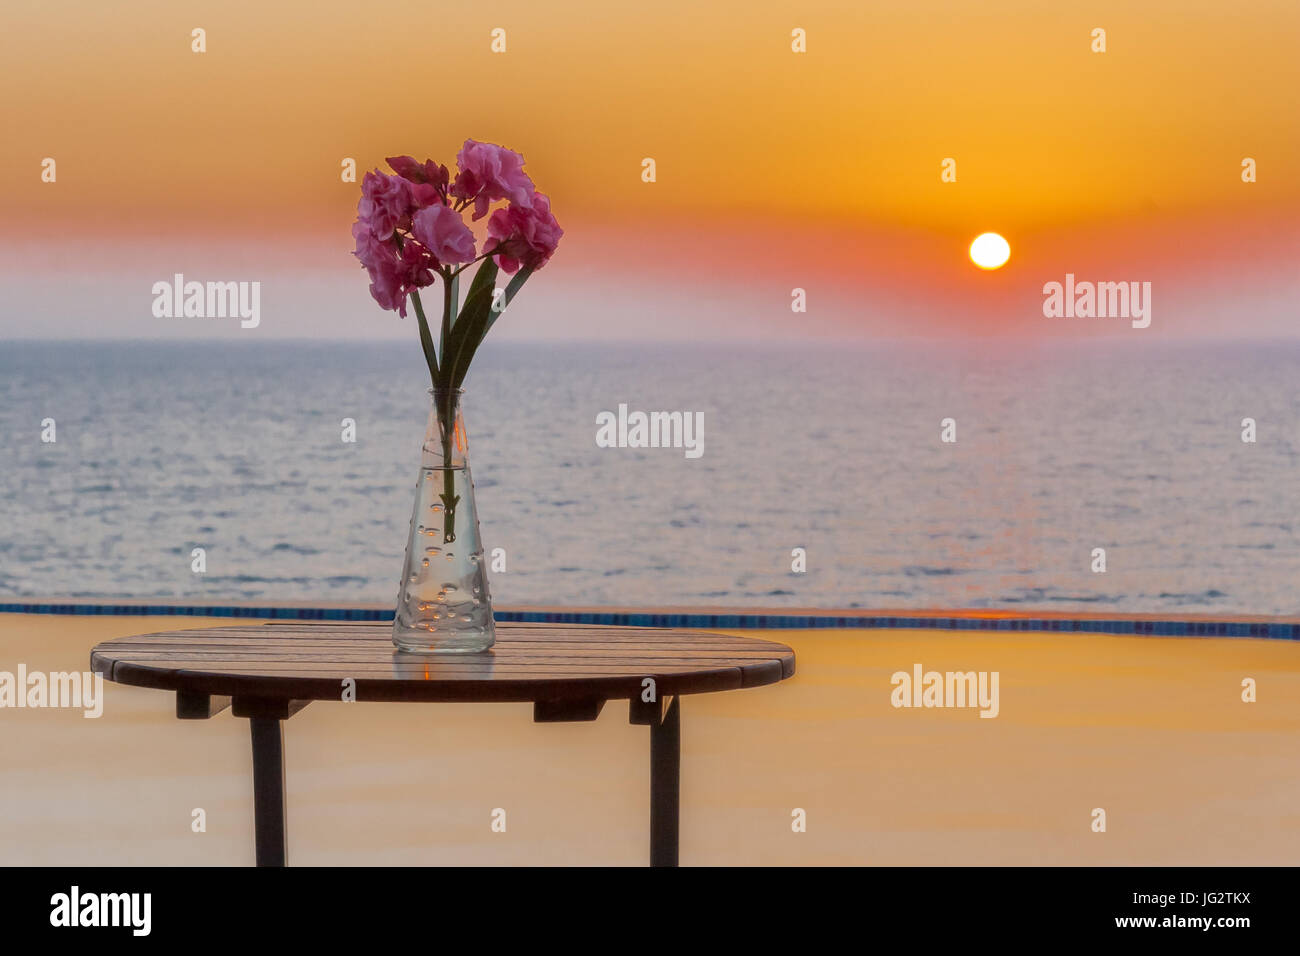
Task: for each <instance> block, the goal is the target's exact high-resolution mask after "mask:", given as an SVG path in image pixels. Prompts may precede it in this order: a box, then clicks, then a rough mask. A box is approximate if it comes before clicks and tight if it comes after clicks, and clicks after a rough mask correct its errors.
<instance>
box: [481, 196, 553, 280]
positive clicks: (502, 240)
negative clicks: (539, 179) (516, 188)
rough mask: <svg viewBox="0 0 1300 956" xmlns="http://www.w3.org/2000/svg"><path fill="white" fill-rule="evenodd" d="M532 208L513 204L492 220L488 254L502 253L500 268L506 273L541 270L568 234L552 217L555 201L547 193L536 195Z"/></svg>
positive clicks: (496, 213) (500, 210) (498, 258)
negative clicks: (552, 204)
mask: <svg viewBox="0 0 1300 956" xmlns="http://www.w3.org/2000/svg"><path fill="white" fill-rule="evenodd" d="M532 199H533V201H532V204H531V205H530V206H527V207H522V206H518V205H515V204H514V203H511V204H510V205H509V206H507V207H505V208H504V209H498V210H497V211H496V212H494V213H493V214H492V218H491V219H489V220H488V236H489V237H490V238H489V239H488V241H487V243H486V244H485V245H484V247H483V251H484V252H491V251H492V250H494V249H496V250H498V253H499V254H498V255H497V257H496V260H497V265H498V266H500V267H501V270H502V271H503V272H507V273H513V272H518V271H519V267H520V266H527V267H528V268H530V269H540V268H541V267H542V266H544V265H546V263H547V262H548V261H549V260H550V258H551V254H552V253H554V252H555V248H556V246H558V245H559V244H560V237H561V236H563V235H564V230H563V229H561V228H560V224H559V223H558V222H556V221H555V217H554V216H552V215H551V201H550V200H549V199H548V198H547V197H546V196H545V194H543V193H533V197H532Z"/></svg>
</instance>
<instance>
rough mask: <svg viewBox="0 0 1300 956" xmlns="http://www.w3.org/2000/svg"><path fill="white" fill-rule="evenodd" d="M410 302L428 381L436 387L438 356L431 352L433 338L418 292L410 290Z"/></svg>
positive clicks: (417, 290)
mask: <svg viewBox="0 0 1300 956" xmlns="http://www.w3.org/2000/svg"><path fill="white" fill-rule="evenodd" d="M411 302H412V303H413V304H414V305H415V317H416V319H417V320H418V321H419V323H420V347H421V348H423V349H424V361H425V363H426V364H427V365H428V366H429V381H430V382H431V383H432V384H433V387H434V388H437V387H438V355H437V353H436V352H434V350H433V336H432V335H431V334H430V333H429V320H428V319H426V318H425V317H424V303H422V302H421V301H420V290H419V289H412V290H411Z"/></svg>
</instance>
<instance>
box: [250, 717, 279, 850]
mask: <svg viewBox="0 0 1300 956" xmlns="http://www.w3.org/2000/svg"><path fill="white" fill-rule="evenodd" d="M248 726H249V728H250V729H251V731H252V735H253V819H254V826H255V830H256V844H257V865H258V866H286V865H287V864H288V856H289V851H288V845H287V836H286V826H285V812H284V722H283V721H282V720H280V719H279V718H277V717H250V718H249V719H248Z"/></svg>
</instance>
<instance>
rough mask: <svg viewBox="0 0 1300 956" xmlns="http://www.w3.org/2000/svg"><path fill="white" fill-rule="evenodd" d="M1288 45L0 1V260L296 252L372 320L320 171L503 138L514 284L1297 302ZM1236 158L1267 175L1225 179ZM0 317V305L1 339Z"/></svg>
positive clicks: (606, 14)
mask: <svg viewBox="0 0 1300 956" xmlns="http://www.w3.org/2000/svg"><path fill="white" fill-rule="evenodd" d="M196 26H201V27H203V28H205V29H206V30H207V44H208V51H207V52H206V53H203V54H195V53H192V52H191V50H190V31H191V29H192V28H193V27H196ZM493 27H502V28H504V29H505V30H506V39H507V52H506V53H504V54H493V53H492V52H490V49H489V42H490V37H489V33H490V30H491V29H492V28H493ZM794 27H802V28H803V29H805V30H806V31H807V35H808V52H807V53H806V54H794V53H792V52H791V51H790V31H791V29H792V28H794ZM1094 27H1104V28H1105V29H1106V31H1107V47H1108V49H1107V52H1106V53H1104V54H1097V53H1093V52H1092V51H1091V50H1090V48H1089V46H1090V42H1091V40H1090V35H1089V34H1090V31H1091V30H1092V29H1093V28H1094ZM1297 49H1300V4H1296V3H1295V2H1294V0H1286V2H1282V0H1277V2H1253V3H1246V4H1239V5H1229V4H1223V3H1218V2H1206V0H1192V2H1188V0H1178V2H1147V3H1142V4H1133V3H1130V2H1116V3H1086V4H1084V3H1052V4H1042V3H1032V2H1008V0H989V2H980V3H975V2H970V0H965V2H945V3H939V2H925V0H921V2H909V3H906V4H900V3H892V2H891V3H888V4H886V3H871V2H863V0H855V2H839V3H815V4H811V5H809V4H798V5H790V4H786V3H774V2H768V0H753V2H737V3H726V4H713V5H704V4H700V3H698V2H679V0H666V2H665V0H656V2H655V3H653V4H644V5H631V4H626V5H625V4H609V3H605V2H600V3H596V2H592V3H576V2H559V3H547V4H538V3H535V2H532V3H524V2H500V3H495V4H492V5H491V7H490V8H489V7H488V6H487V5H482V4H456V5H445V4H436V3H428V2H419V3H400V2H394V3H386V4H383V5H364V4H341V3H335V2H328V0H325V2H321V0H318V2H312V3H305V2H276V3H267V2H265V0H258V2H245V0H221V2H215V0H214V2H210V3H190V4H184V5H181V4H176V3H174V2H164V0H133V2H132V3H130V4H127V5H109V4H102V3H98V2H89V0H76V2H66V3H62V4H50V3H39V2H26V0H6V3H5V5H4V10H3V12H0V62H3V63H4V66H3V70H4V72H5V74H6V76H5V80H6V82H5V88H6V89H7V91H8V92H7V94H6V99H5V101H4V105H3V120H4V129H5V131H6V135H5V137H4V143H3V145H2V146H0V208H2V209H3V210H4V215H3V220H2V221H0V242H3V243H4V247H5V251H6V261H7V262H8V263H9V265H8V267H7V269H5V267H0V271H7V273H8V278H7V279H6V280H5V284H4V291H6V292H13V291H14V290H15V289H16V290H17V291H18V292H19V293H21V292H22V291H23V288H24V287H23V286H22V283H23V282H26V281H28V280H27V279H26V276H27V275H28V274H29V272H30V270H31V269H32V268H33V267H37V268H39V269H44V270H51V271H54V272H67V273H68V278H69V279H70V280H73V285H75V280H76V279H77V276H78V274H79V273H84V272H85V271H86V270H91V271H95V270H98V271H100V272H103V273H105V274H107V275H110V276H118V277H120V278H123V279H125V278H126V277H128V276H135V275H136V274H137V273H138V274H139V275H141V276H144V275H155V274H156V275H157V276H166V275H170V274H171V273H172V272H174V271H178V270H181V269H186V268H188V269H190V270H192V271H194V272H196V273H197V272H201V271H204V269H205V267H206V270H207V271H209V272H211V271H213V270H216V269H218V268H222V269H225V270H226V274H223V275H222V276H220V277H222V278H226V277H230V275H229V274H230V273H231V270H235V271H238V270H240V269H250V268H253V267H254V266H256V267H257V268H258V269H262V270H266V269H270V270H272V271H274V270H276V269H281V270H296V271H297V272H304V271H306V272H312V271H318V272H320V273H321V275H322V276H323V277H325V278H327V279H328V280H329V281H333V280H335V279H337V278H339V277H343V278H344V281H348V282H351V283H352V284H353V285H354V286H355V288H356V289H357V290H358V292H359V294H358V295H357V297H356V300H355V303H354V307H355V308H362V307H364V306H365V303H366V301H367V300H366V296H365V283H364V279H363V277H362V276H361V274H360V271H359V270H354V269H353V266H352V264H351V263H350V261H349V260H348V259H347V257H346V252H347V250H348V249H349V248H350V239H349V236H348V225H349V222H350V220H351V217H352V212H353V209H354V207H355V203H356V198H357V187H356V186H355V185H352V184H345V183H342V182H341V181H340V179H339V175H338V171H339V163H340V160H341V159H342V158H344V157H354V158H355V159H357V161H358V163H359V164H361V166H362V167H363V168H364V167H366V166H370V165H375V164H376V163H378V162H380V161H381V158H382V157H383V156H384V155H388V154H391V153H397V152H410V153H415V154H417V155H419V156H420V157H421V158H423V157H424V156H426V155H428V156H433V157H436V158H440V159H441V160H442V161H444V162H447V163H449V164H450V163H451V162H452V160H453V158H454V154H455V150H456V147H457V146H458V144H459V143H460V142H461V141H462V140H463V139H464V138H465V137H466V136H474V137H476V138H479V139H484V140H489V141H498V142H502V143H505V144H506V145H509V146H511V147H513V148H516V149H518V150H520V151H521V152H523V153H524V155H525V156H526V157H527V160H528V169H529V171H530V173H531V174H532V175H533V177H534V179H535V180H536V181H537V183H538V184H539V186H540V188H542V189H543V190H544V191H546V192H549V193H550V194H551V195H552V199H553V205H554V208H555V211H556V214H557V216H558V218H559V219H560V222H561V223H562V224H563V225H564V226H565V228H566V231H567V235H566V238H565V241H564V244H562V246H561V249H560V252H559V253H557V255H556V258H555V260H554V261H553V263H552V265H551V266H549V267H548V271H547V272H545V273H543V276H542V277H540V278H539V279H538V280H536V281H535V283H534V285H540V284H541V283H542V282H543V281H545V282H546V283H548V284H549V283H554V284H555V290H554V295H558V293H559V291H560V290H566V294H570V295H577V296H580V295H581V288H582V285H583V283H584V282H587V281H588V280H589V279H591V278H592V277H602V278H603V279H605V280H611V277H612V276H613V275H615V274H621V275H627V276H630V277H632V278H635V279H638V280H641V281H643V282H645V283H646V284H647V285H648V286H650V287H651V288H653V287H654V286H655V285H656V284H657V283H662V282H663V281H665V280H677V281H682V282H686V283H688V284H690V283H693V284H697V285H702V286H705V287H710V288H715V289H716V288H717V287H718V286H728V285H729V286H733V287H735V288H736V290H737V294H738V295H740V294H741V293H742V292H743V294H744V295H745V296H752V297H755V301H758V300H764V297H765V296H767V295H771V296H773V297H774V298H773V300H772V301H773V310H774V313H773V314H774V316H779V314H780V313H781V312H782V311H784V313H785V314H786V315H787V316H788V313H789V309H788V302H789V290H790V288H791V287H792V286H795V285H804V286H810V287H814V288H816V289H817V290H818V292H817V295H815V296H813V295H810V302H812V303H814V304H818V303H831V302H834V303H836V306H835V309H836V314H835V316H832V317H830V318H828V317H827V316H826V315H821V316H818V317H816V321H817V323H818V328H822V327H823V326H824V327H825V328H827V329H831V330H834V329H835V328H837V327H839V328H841V329H848V330H850V331H853V330H856V329H862V330H864V331H865V332H868V333H869V332H870V331H871V330H872V329H875V328H879V329H881V330H893V331H898V330H899V327H900V326H899V321H901V320H899V312H900V310H904V309H905V310H906V311H907V312H908V314H909V315H910V316H912V318H908V319H906V320H905V322H904V326H906V327H907V328H911V329H912V330H913V331H920V332H922V333H924V332H926V331H927V330H928V331H930V332H937V333H939V334H946V333H947V332H949V331H953V330H956V331H961V330H963V329H964V328H966V327H967V325H968V324H969V323H968V322H967V320H965V319H962V318H957V319H953V318H951V316H952V315H958V316H964V315H973V314H975V313H981V314H983V315H984V316H985V318H983V319H980V320H979V321H980V322H981V323H982V324H981V327H982V328H987V327H992V328H1002V327H1003V326H1005V327H1006V328H1007V329H1010V330H1021V331H1024V330H1028V329H1032V328H1034V327H1035V324H1037V325H1039V326H1041V315H1039V316H1038V317H1037V318H1035V317H1034V316H1032V315H1029V314H1027V313H1026V307H1032V306H1033V305H1034V303H1035V302H1041V293H1040V292H1039V291H1038V290H1039V289H1041V285H1042V283H1043V282H1044V281H1048V280H1051V279H1059V278H1060V277H1061V275H1062V274H1063V273H1064V272H1065V271H1067V270H1072V271H1075V272H1076V273H1078V274H1080V275H1084V274H1085V273H1088V272H1089V270H1109V271H1110V273H1113V274H1105V275H1101V274H1099V275H1097V277H1098V278H1114V279H1127V278H1132V279H1153V280H1159V281H1164V282H1166V283H1171V282H1181V283H1183V287H1182V288H1168V289H1167V290H1166V292H1165V293H1163V294H1162V300H1161V301H1164V302H1176V301H1178V296H1180V295H1181V296H1183V297H1185V298H1186V299H1187V300H1188V301H1189V302H1200V303H1201V304H1202V305H1204V300H1205V295H1204V294H1203V293H1202V292H1196V293H1193V292H1191V291H1189V289H1188V288H1187V287H1186V286H1187V284H1189V283H1190V284H1192V285H1196V284H1198V283H1213V284H1214V287H1215V288H1216V289H1222V288H1230V289H1235V288H1237V287H1239V286H1241V287H1244V288H1245V289H1247V290H1254V291H1256V292H1260V291H1261V290H1263V291H1262V293H1261V294H1266V295H1269V296H1271V297H1272V299H1271V300H1270V301H1273V300H1276V301H1282V302H1286V301H1287V300H1288V296H1292V295H1293V293H1295V292H1297V291H1300V290H1297V287H1296V283H1295V275H1296V272H1297V266H1296V263H1297V262H1300V227H1298V226H1297V222H1300V215H1298V214H1300V102H1297V100H1298V99H1300V57H1298V56H1297V55H1296V50H1297ZM46 156H51V157H54V158H55V159H56V160H57V162H58V181H57V182H56V183H54V184H47V183H42V182H41V181H40V162H41V159H42V158H43V157H46ZM647 156H650V157H654V158H655V160H656V162H657V165H658V181H657V182H656V183H653V184H646V183H643V182H641V179H640V169H641V167H640V163H641V160H642V158H643V157H647ZM949 156H951V157H954V158H955V159H956V161H957V174H958V181H957V182H956V183H954V184H944V183H941V182H940V179H939V166H940V161H941V160H942V159H943V158H944V157H949ZM1244 156H1251V157H1253V158H1255V159H1256V160H1257V162H1258V164H1259V174H1258V175H1259V181H1258V182H1257V183H1254V184H1249V185H1247V184H1244V183H1242V182H1241V179H1240V164H1241V159H1242V157H1244ZM988 229H993V230H997V231H999V232H1002V233H1003V234H1004V235H1006V236H1007V237H1008V238H1009V240H1010V241H1011V244H1012V248H1013V259H1012V262H1011V264H1010V265H1009V266H1008V267H1007V268H1006V269H1005V270H1003V271H1002V272H1001V273H995V274H984V273H979V272H976V271H975V270H973V269H972V268H971V267H970V264H969V262H967V261H966V260H965V247H966V244H968V243H969V241H970V239H971V238H972V237H973V236H974V235H975V234H976V233H978V232H982V231H985V230H988ZM110 237H111V238H112V244H111V246H106V245H105V242H104V241H105V240H106V239H109V238H110ZM69 240H77V241H78V243H77V244H75V245H74V246H73V247H70V246H69V245H68V241H69ZM83 242H84V249H85V252H84V253H82V252H78V253H77V254H75V255H70V254H69V251H70V248H77V249H79V250H80V249H82V248H83V246H82V244H81V243H83ZM69 260H71V261H69ZM354 273H355V274H354ZM249 277H250V278H254V277H262V276H261V274H260V273H259V275H258V276H251V275H250V276H249ZM132 281H134V280H132ZM611 281H612V280H611ZM529 292H530V294H531V293H532V286H530V290H529ZM1232 294H1233V295H1236V294H1238V293H1236V292H1234V293H1232ZM746 301H748V300H746ZM855 303H857V304H858V306H859V308H856V309H855V308H854V304H855ZM1028 311H1029V312H1032V308H1030V309H1029V310H1028ZM864 312H865V313H866V314H863V313H864ZM1022 313H1026V314H1022ZM988 316H1003V317H1004V318H997V319H988V318H987V317H988ZM1293 316H1294V310H1292V312H1291V317H1293ZM891 317H892V318H891ZM1286 318H1287V316H1274V317H1273V318H1272V319H1271V320H1269V321H1268V322H1264V320H1261V322H1262V323H1263V324H1262V325H1261V328H1260V331H1261V332H1276V331H1277V330H1278V329H1281V328H1283V327H1286V326H1288V325H1294V324H1295V323H1294V322H1293V321H1292V322H1290V323H1287V322H1286V321H1285V320H1286ZM1170 319H1172V316H1171V317H1170ZM16 321H17V318H16V317H15V316H13V315H12V314H11V315H7V316H6V315H3V314H0V337H2V336H4V335H5V334H13V333H14V331H15V324H14V323H15V322H16ZM774 321H777V319H775V318H774ZM809 321H813V320H812V319H810V320H809ZM971 321H974V320H971ZM561 325H563V323H561ZM1238 326H1239V323H1238ZM1166 327H1167V326H1166ZM1207 328H1208V329H1210V330H1211V331H1212V330H1213V328H1214V326H1213V323H1211V325H1210V326H1203V325H1198V326H1197V329H1200V330H1201V331H1204V330H1205V329H1207ZM571 331H573V330H572V329H571ZM1237 331H1240V329H1239V328H1237Z"/></svg>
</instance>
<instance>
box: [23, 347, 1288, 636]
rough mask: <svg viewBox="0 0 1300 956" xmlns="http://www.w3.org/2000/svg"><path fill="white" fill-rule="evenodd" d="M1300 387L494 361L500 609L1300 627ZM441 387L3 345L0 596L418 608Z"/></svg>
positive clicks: (964, 366)
mask: <svg viewBox="0 0 1300 956" xmlns="http://www.w3.org/2000/svg"><path fill="white" fill-rule="evenodd" d="M1297 369H1300V344H1297V343H1295V342H1290V343H1286V342H1282V343H1278V342H1272V343H1262V344H1244V343H1229V344H1224V343H1211V344H1186V343H1184V344H1179V345H1170V344H1166V343H1163V342H1153V343H1150V344H1146V343H1138V344H1133V342H1132V340H1131V339H1126V340H1124V341H1106V342H1102V341H1097V342H1082V343H1081V342H1071V343H1068V344H1067V343H1062V342H1056V343H1011V342H981V343H976V344H970V343H967V344H952V343H942V344H934V343H864V344H853V345H845V344H837V345H828V344H821V345H802V344H797V345H787V344H761V345H760V344H743V343H742V344H734V345H733V344H710V345H692V344H674V345H648V344H590V343H582V344H569V343H525V342H518V341H513V342H512V341H505V342H489V343H487V345H485V346H484V348H483V349H482V351H481V353H480V355H479V356H478V358H477V359H476V361H475V364H474V367H473V369H472V370H471V372H470V374H469V377H468V379H467V381H466V395H465V400H464V409H465V421H466V426H467V431H468V434H469V441H470V462H471V466H472V471H473V475H474V479H475V486H476V489H477V496H476V497H477V503H478V509H479V514H480V517H481V527H482V536H483V543H484V548H485V550H486V551H487V552H488V554H489V555H490V556H491V558H490V560H491V562H492V565H493V566H494V570H493V571H492V572H491V574H490V579H491V589H492V594H493V599H494V602H495V603H497V604H498V605H521V604H522V605H581V606H592V605H595V606H638V607H640V606H653V607H678V606H727V607H742V608H793V607H801V608H828V609H829V608H861V609H885V608H899V609H908V608H1005V609H1011V610H1031V609H1042V610H1050V611H1072V610H1074V611H1090V612H1124V613H1127V612H1150V613H1172V612H1180V613H1201V614H1215V613H1222V614H1271V615H1295V614H1298V613H1300V587H1298V586H1297V585H1298V584H1300V536H1298V535H1297V527H1298V525H1300V514H1298V513H1297V509H1298V507H1300V493H1298V492H1300V470H1298V468H1297V466H1298V464H1300V460H1298V453H1300V375H1297ZM427 387H428V376H427V372H426V370H425V369H424V367H423V364H422V359H421V355H420V352H419V349H418V348H416V347H415V346H414V343H396V342H383V343H378V342H376V343H369V342H367V343H345V342H306V341H302V342H297V341H286V340H280V341H258V342H251V341H250V342H237V341H236V342H232V341H224V340H222V341H184V342H182V341H177V342H146V341H139V342H121V341H119V342H36V341H22V342H13V341H11V342H0V596H13V597H53V596H59V597H75V598H95V597H102V598H113V599H124V598H157V599H194V600H196V601H213V600H217V601H222V600H228V601H259V600H265V601H268V602H269V601H287V602H305V603H310V602H335V603H337V602H342V603H349V602H356V603H367V604H369V603H375V602H380V603H383V602H394V601H395V599H396V595H397V590H398V578H399V576H400V573H401V567H402V557H403V554H402V552H403V548H404V544H405V540H406V532H407V528H408V523H409V520H410V514H411V507H412V503H413V499H414V488H415V480H416V477H417V474H418V472H419V466H420V445H421V441H422V438H423V434H424V428H425V422H426V419H427V415H428V407H429V398H428V395H427V393H426V389H427ZM620 405H624V406H626V409H625V411H626V412H628V413H631V412H635V411H643V412H647V413H649V412H652V411H679V412H682V413H683V414H684V415H695V416H696V418H695V420H697V421H700V422H701V423H702V426H703V427H702V432H701V434H700V435H699V436H697V437H698V438H699V439H700V444H699V446H698V451H699V454H698V457H694V456H693V455H694V453H692V454H691V455H688V454H687V449H684V448H681V447H659V448H638V447H601V445H600V444H598V443H597V440H596V438H597V432H598V424H597V423H598V418H599V417H600V416H601V414H602V413H605V412H608V413H612V414H614V415H617V414H618V410H619V406H620ZM1247 420H1249V421H1247ZM349 431H351V432H352V434H351V435H350V436H349ZM349 437H352V438H354V440H351V441H349V440H345V439H347V438H349ZM1243 438H1248V439H1253V440H1243ZM49 439H53V440H49ZM945 439H951V440H945ZM196 549H202V551H201V553H202V561H201V562H198V561H197V560H196V554H197V552H196ZM199 564H201V568H200V569H198V570H196V567H197V566H198V565H199Z"/></svg>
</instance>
